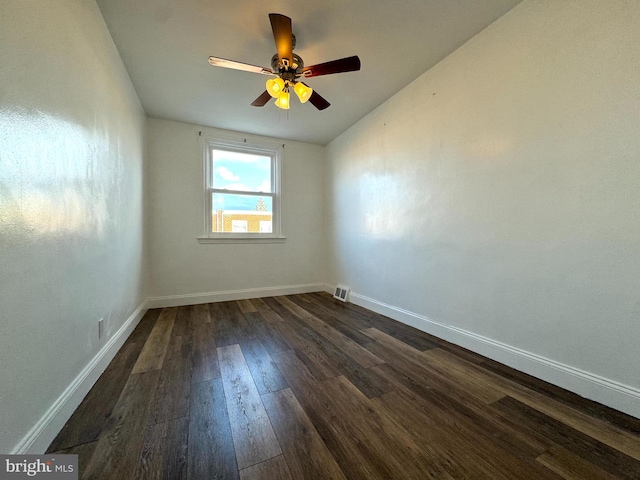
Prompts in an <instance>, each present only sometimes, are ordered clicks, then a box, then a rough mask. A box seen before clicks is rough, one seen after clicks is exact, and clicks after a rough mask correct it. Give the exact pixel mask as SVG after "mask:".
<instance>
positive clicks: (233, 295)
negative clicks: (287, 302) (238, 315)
mask: <svg viewBox="0 0 640 480" xmlns="http://www.w3.org/2000/svg"><path fill="white" fill-rule="evenodd" d="M324 289H325V285H324V283H308V284H301V285H284V286H279V287H262V288H247V289H244V290H226V291H222V292H204V293H191V294H187V295H168V296H164V297H150V298H149V299H148V301H147V307H148V308H165V307H180V306H182V305H196V304H199V303H215V302H228V301H231V300H245V299H250V298H261V297H276V296H280V295H295V294H298V293H311V292H320V291H324Z"/></svg>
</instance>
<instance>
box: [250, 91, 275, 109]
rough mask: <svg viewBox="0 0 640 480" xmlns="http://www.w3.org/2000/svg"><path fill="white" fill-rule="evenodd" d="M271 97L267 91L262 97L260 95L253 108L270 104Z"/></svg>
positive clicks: (252, 104) (253, 103)
mask: <svg viewBox="0 0 640 480" xmlns="http://www.w3.org/2000/svg"><path fill="white" fill-rule="evenodd" d="M271 98H272V97H271V95H269V92H267V91H266V90H265V91H264V92H262V95H260V96H259V97H258V98H256V99H255V100H254V101H253V102H252V103H251V106H253V107H264V106H265V105H266V104H267V102H269V100H271Z"/></svg>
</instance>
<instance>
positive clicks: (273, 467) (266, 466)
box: [240, 455, 293, 480]
mask: <svg viewBox="0 0 640 480" xmlns="http://www.w3.org/2000/svg"><path fill="white" fill-rule="evenodd" d="M276 478H277V479H278V480H280V479H282V480H293V477H291V473H290V472H289V466H288V465H287V462H286V460H285V459H284V457H283V456H282V455H278V456H277V457H273V458H270V459H269V460H265V461H264V462H260V463H258V464H256V465H252V466H251V467H247V468H245V469H244V470H240V479H241V480H273V479H276Z"/></svg>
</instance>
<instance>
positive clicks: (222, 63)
mask: <svg viewBox="0 0 640 480" xmlns="http://www.w3.org/2000/svg"><path fill="white" fill-rule="evenodd" d="M209 63H210V64H211V65H213V66H214V67H224V68H233V69H234V70H243V71H245V72H251V73H262V74H264V75H275V74H274V73H273V70H271V69H270V68H265V67H258V66H257V65H250V64H248V63H242V62H236V61H234V60H227V59H226V58H219V57H209Z"/></svg>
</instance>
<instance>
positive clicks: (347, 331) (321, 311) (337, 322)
mask: <svg viewBox="0 0 640 480" xmlns="http://www.w3.org/2000/svg"><path fill="white" fill-rule="evenodd" d="M289 298H290V299H291V301H292V302H294V303H296V304H298V305H300V306H301V307H302V308H304V309H305V310H307V311H308V312H310V313H311V314H313V315H315V316H316V317H318V318H321V319H322V321H323V322H325V323H326V324H327V325H329V326H330V327H332V328H335V329H336V330H338V331H339V332H340V333H342V334H343V335H345V336H347V337H349V338H350V339H351V340H353V341H354V342H356V343H357V344H359V345H366V344H367V343H371V342H372V341H373V340H372V339H371V338H369V337H367V336H366V335H364V334H363V333H362V332H360V330H358V329H359V328H363V329H364V328H369V327H370V325H369V323H358V322H352V321H351V320H352V319H350V318H347V319H345V318H342V319H339V318H337V317H336V316H334V315H333V312H332V311H331V310H329V309H327V308H325V307H323V306H322V305H321V304H320V303H318V302H317V300H313V299H312V298H311V297H308V296H307V295H304V294H303V295H292V296H290V297H289Z"/></svg>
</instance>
